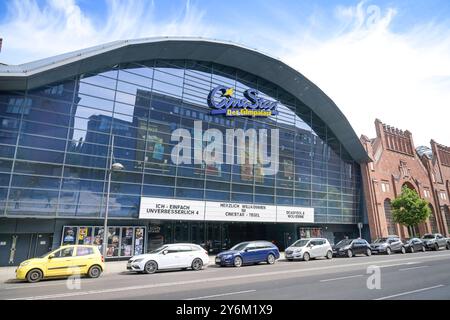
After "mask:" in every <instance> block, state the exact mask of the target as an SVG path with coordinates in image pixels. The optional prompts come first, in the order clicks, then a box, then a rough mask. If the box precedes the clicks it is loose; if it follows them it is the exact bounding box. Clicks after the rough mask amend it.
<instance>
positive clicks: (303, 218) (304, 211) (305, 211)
mask: <svg viewBox="0 0 450 320" xmlns="http://www.w3.org/2000/svg"><path fill="white" fill-rule="evenodd" d="M277 222H295V223H301V222H307V223H313V222H314V209H313V208H298V207H284V206H277Z"/></svg>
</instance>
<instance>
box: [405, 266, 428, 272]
mask: <svg viewBox="0 0 450 320" xmlns="http://www.w3.org/2000/svg"><path fill="white" fill-rule="evenodd" d="M429 267H430V266H419V267H412V268H403V269H398V271H408V270H416V269H422V268H429Z"/></svg>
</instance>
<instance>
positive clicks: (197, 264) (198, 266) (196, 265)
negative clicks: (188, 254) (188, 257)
mask: <svg viewBox="0 0 450 320" xmlns="http://www.w3.org/2000/svg"><path fill="white" fill-rule="evenodd" d="M202 268H203V261H202V259H200V258H195V259H194V261H192V269H193V270H195V271H199V270H202Z"/></svg>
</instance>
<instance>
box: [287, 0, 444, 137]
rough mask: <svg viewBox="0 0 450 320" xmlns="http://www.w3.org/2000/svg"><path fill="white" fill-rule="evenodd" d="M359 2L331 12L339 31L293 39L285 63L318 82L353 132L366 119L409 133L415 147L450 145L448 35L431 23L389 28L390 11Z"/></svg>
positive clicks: (361, 129)
mask: <svg viewBox="0 0 450 320" xmlns="http://www.w3.org/2000/svg"><path fill="white" fill-rule="evenodd" d="M383 12H384V14H382V10H380V9H377V7H374V6H367V5H365V3H364V2H361V3H360V4H359V5H358V6H356V7H347V8H338V9H337V10H336V14H337V15H338V18H339V19H340V20H341V21H342V22H343V25H344V26H345V27H344V28H343V30H341V32H340V33H339V34H337V35H335V36H334V37H332V38H330V39H327V40H325V41H317V40H316V39H310V41H308V42H305V41H304V39H302V41H298V42H296V43H295V44H294V45H291V47H290V48H291V50H288V51H287V52H285V54H284V55H283V56H282V58H283V59H284V60H286V62H287V63H288V64H290V65H292V66H293V67H295V68H296V69H297V70H299V71H300V72H302V73H303V74H304V75H305V76H306V77H308V78H309V79H310V80H311V81H313V82H314V83H315V84H316V85H318V86H319V87H320V88H321V89H322V90H323V91H324V92H325V93H327V94H328V95H329V96H330V98H332V99H333V100H334V101H335V102H336V104H337V105H338V106H339V107H340V109H341V110H342V111H343V113H344V114H345V115H346V116H347V118H348V119H349V121H350V123H351V124H352V126H353V128H354V129H355V131H356V132H357V133H358V134H366V135H368V136H369V137H374V136H375V129H374V125H373V121H374V119H375V118H380V119H381V120H382V121H383V122H386V123H388V124H390V125H393V126H396V127H399V128H400V129H403V130H406V129H409V130H410V131H411V132H412V133H413V138H414V140H415V141H414V142H415V144H416V146H418V145H422V144H424V145H428V144H429V141H430V139H431V138H434V139H435V140H437V141H438V142H440V143H443V144H446V145H450V134H449V130H448V120H449V116H450V111H449V108H450V31H449V29H448V28H447V29H446V28H444V27H441V26H439V25H435V24H429V25H426V26H416V27H415V28H413V29H412V30H410V31H409V32H407V33H403V34H399V33H394V32H393V31H391V25H392V21H393V19H395V17H396V10H395V9H393V8H388V9H385V10H383Z"/></svg>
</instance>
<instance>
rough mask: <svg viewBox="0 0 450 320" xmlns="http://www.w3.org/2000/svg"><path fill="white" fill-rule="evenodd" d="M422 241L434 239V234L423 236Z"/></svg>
mask: <svg viewBox="0 0 450 320" xmlns="http://www.w3.org/2000/svg"><path fill="white" fill-rule="evenodd" d="M422 239H434V235H432V234H426V235H424V236H423V238H422Z"/></svg>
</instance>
